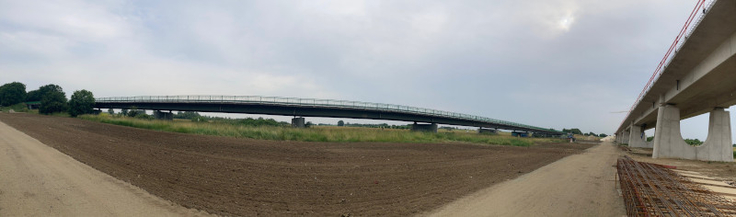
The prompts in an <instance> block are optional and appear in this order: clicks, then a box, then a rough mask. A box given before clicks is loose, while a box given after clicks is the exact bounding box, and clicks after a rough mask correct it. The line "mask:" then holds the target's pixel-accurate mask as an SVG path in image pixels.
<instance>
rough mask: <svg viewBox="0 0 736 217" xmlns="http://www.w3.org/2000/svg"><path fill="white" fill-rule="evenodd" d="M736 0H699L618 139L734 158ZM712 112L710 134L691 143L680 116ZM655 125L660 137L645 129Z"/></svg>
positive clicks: (664, 154)
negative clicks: (648, 137) (649, 137)
mask: <svg viewBox="0 0 736 217" xmlns="http://www.w3.org/2000/svg"><path fill="white" fill-rule="evenodd" d="M735 54H736V1H735V0H715V1H712V2H711V3H708V4H706V3H705V0H699V1H698V4H697V5H696V7H695V9H693V11H692V12H691V14H690V17H689V18H688V20H687V22H686V23H685V26H684V27H683V28H682V29H681V31H680V34H679V35H678V36H677V37H676V39H675V41H674V42H673V44H672V46H671V47H670V49H669V51H667V54H666V55H665V56H664V58H663V59H662V60H661V61H660V63H659V65H658V67H657V69H656V70H655V72H654V74H653V75H652V77H651V78H650V79H649V82H648V83H647V84H646V85H645V87H644V90H643V91H642V92H641V93H640V94H639V96H638V97H637V99H636V101H635V102H634V104H633V105H632V107H631V109H630V110H629V113H628V114H627V116H626V118H624V120H623V121H622V123H621V125H620V126H619V127H618V129H617V130H616V133H615V135H616V140H617V142H618V143H627V144H628V145H629V146H631V147H650V148H653V154H652V157H653V158H684V159H697V160H704V161H727V162H733V154H732V153H733V150H732V137H731V123H730V114H729V112H728V111H726V110H725V109H727V108H728V107H730V106H732V105H734V104H736V96H734V94H736V55H735ZM706 113H708V114H709V115H710V120H709V124H708V137H707V139H706V141H705V143H703V145H700V146H690V145H688V144H686V143H685V142H684V140H683V138H682V136H681V134H680V120H683V119H687V118H690V117H694V116H698V115H701V114H706ZM651 128H654V131H655V133H654V141H653V142H647V141H646V135H644V133H643V132H644V131H645V130H647V129H651Z"/></svg>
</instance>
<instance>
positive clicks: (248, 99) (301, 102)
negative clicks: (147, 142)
mask: <svg viewBox="0 0 736 217" xmlns="http://www.w3.org/2000/svg"><path fill="white" fill-rule="evenodd" d="M95 108H100V109H102V108H119V109H123V108H137V109H147V110H154V115H155V116H157V117H163V118H169V117H171V116H172V114H171V111H199V112H221V113H245V114H265V115H283V116H294V118H293V119H292V125H293V126H296V127H303V126H304V117H330V118H353V119H376V120H393V121H408V122H414V124H413V125H412V130H420V131H432V132H437V124H448V125H458V126H472V127H480V131H486V130H490V131H495V130H497V129H503V130H512V131H521V132H524V133H527V132H528V133H534V134H537V135H543V136H558V135H562V134H563V133H562V132H560V131H556V130H552V129H546V128H541V127H535V126H530V125H525V124H520V123H514V122H510V121H503V120H498V119H492V118H486V117H481V116H475V115H467V114H461V113H455V112H447V111H440V110H434V109H426V108H417V107H411V106H403V105H391V104H382V103H369V102H357V101H346V100H329V99H303V98H287V97H264V96H200V95H193V96H136V97H102V98H96V99H95ZM163 111H168V112H163ZM417 122H419V123H417ZM483 128H486V129H483Z"/></svg>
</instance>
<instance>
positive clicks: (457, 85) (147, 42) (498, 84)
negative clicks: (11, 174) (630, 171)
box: [0, 0, 736, 140]
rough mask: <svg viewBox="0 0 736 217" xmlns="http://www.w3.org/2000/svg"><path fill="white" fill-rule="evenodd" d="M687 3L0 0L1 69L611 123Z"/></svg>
mask: <svg viewBox="0 0 736 217" xmlns="http://www.w3.org/2000/svg"><path fill="white" fill-rule="evenodd" d="M696 2H697V1H695V0H644V1H642V0H617V1H597V0H525V1H492V0H478V1H472V0H470V1H465V0H456V1H433V0H422V1H343V0H336V1H322V0H314V1H311V0H310V1H296V0H293V1H117V0H101V1H83V0H81V1H80V0H61V1H41V0H23V1H8V0H0V83H9V82H12V81H19V82H22V83H24V84H26V86H27V90H28V91H30V90H34V89H37V88H38V87H39V86H42V85H46V84H50V83H53V84H58V85H60V86H61V87H62V88H64V90H65V92H67V97H69V96H70V95H71V93H72V92H73V91H75V90H81V89H86V90H90V91H92V92H93V93H94V95H95V96H96V97H109V96H141V95H193V94H196V95H263V96H285V97H305V98H326V99H342V100H355V101H366V102H376V103H390V104H399V105H407V106H416V107H424V108H432V109H438V110H446V111H452V112H460V113H466V114H472V115H480V116H485V117H490V118H495V119H501V120H507V121H514V122H518V123H523V124H529V125H533V126H539V127H546V128H555V129H558V130H560V129H562V128H579V129H581V130H582V131H583V132H591V131H592V132H595V133H606V134H612V133H613V132H614V131H615V130H616V129H617V128H618V126H619V124H620V123H621V121H622V120H623V118H624V117H625V115H626V112H621V111H628V109H629V108H630V106H631V105H632V104H633V103H634V101H635V99H636V97H637V95H638V94H639V93H640V92H641V91H642V88H643V87H644V85H645V83H646V81H647V80H648V79H649V77H650V76H651V75H652V72H653V71H654V69H655V68H656V67H657V64H658V63H659V60H660V59H661V58H662V57H663V56H664V54H665V52H666V51H667V49H668V48H669V46H670V44H671V43H672V41H673V40H674V38H675V37H676V36H677V33H678V32H679V30H680V28H681V27H682V25H683V24H684V23H685V21H686V19H687V17H688V15H689V14H690V11H691V10H692V9H693V7H694V6H695V4H696ZM734 116H736V115H734ZM707 121H708V117H707V115H702V116H698V117H695V118H691V119H688V120H685V121H683V122H682V124H683V125H682V131H683V132H682V134H683V137H686V138H699V139H701V140H704V139H705V136H706V133H707V124H708V123H707ZM318 122H319V121H318ZM335 122H336V121H335ZM354 122H360V121H354ZM379 122H380V121H379ZM732 122H734V121H732ZM649 134H650V135H651V133H649Z"/></svg>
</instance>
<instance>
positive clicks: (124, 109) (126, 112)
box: [120, 108, 128, 116]
mask: <svg viewBox="0 0 736 217" xmlns="http://www.w3.org/2000/svg"><path fill="white" fill-rule="evenodd" d="M120 114H121V115H123V116H128V109H127V108H123V109H121V110H120Z"/></svg>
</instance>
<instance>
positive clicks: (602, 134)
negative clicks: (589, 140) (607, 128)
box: [598, 133, 608, 137]
mask: <svg viewBox="0 0 736 217" xmlns="http://www.w3.org/2000/svg"><path fill="white" fill-rule="evenodd" d="M598 136H600V137H608V135H606V134H605V133H601V134H600V135H598Z"/></svg>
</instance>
